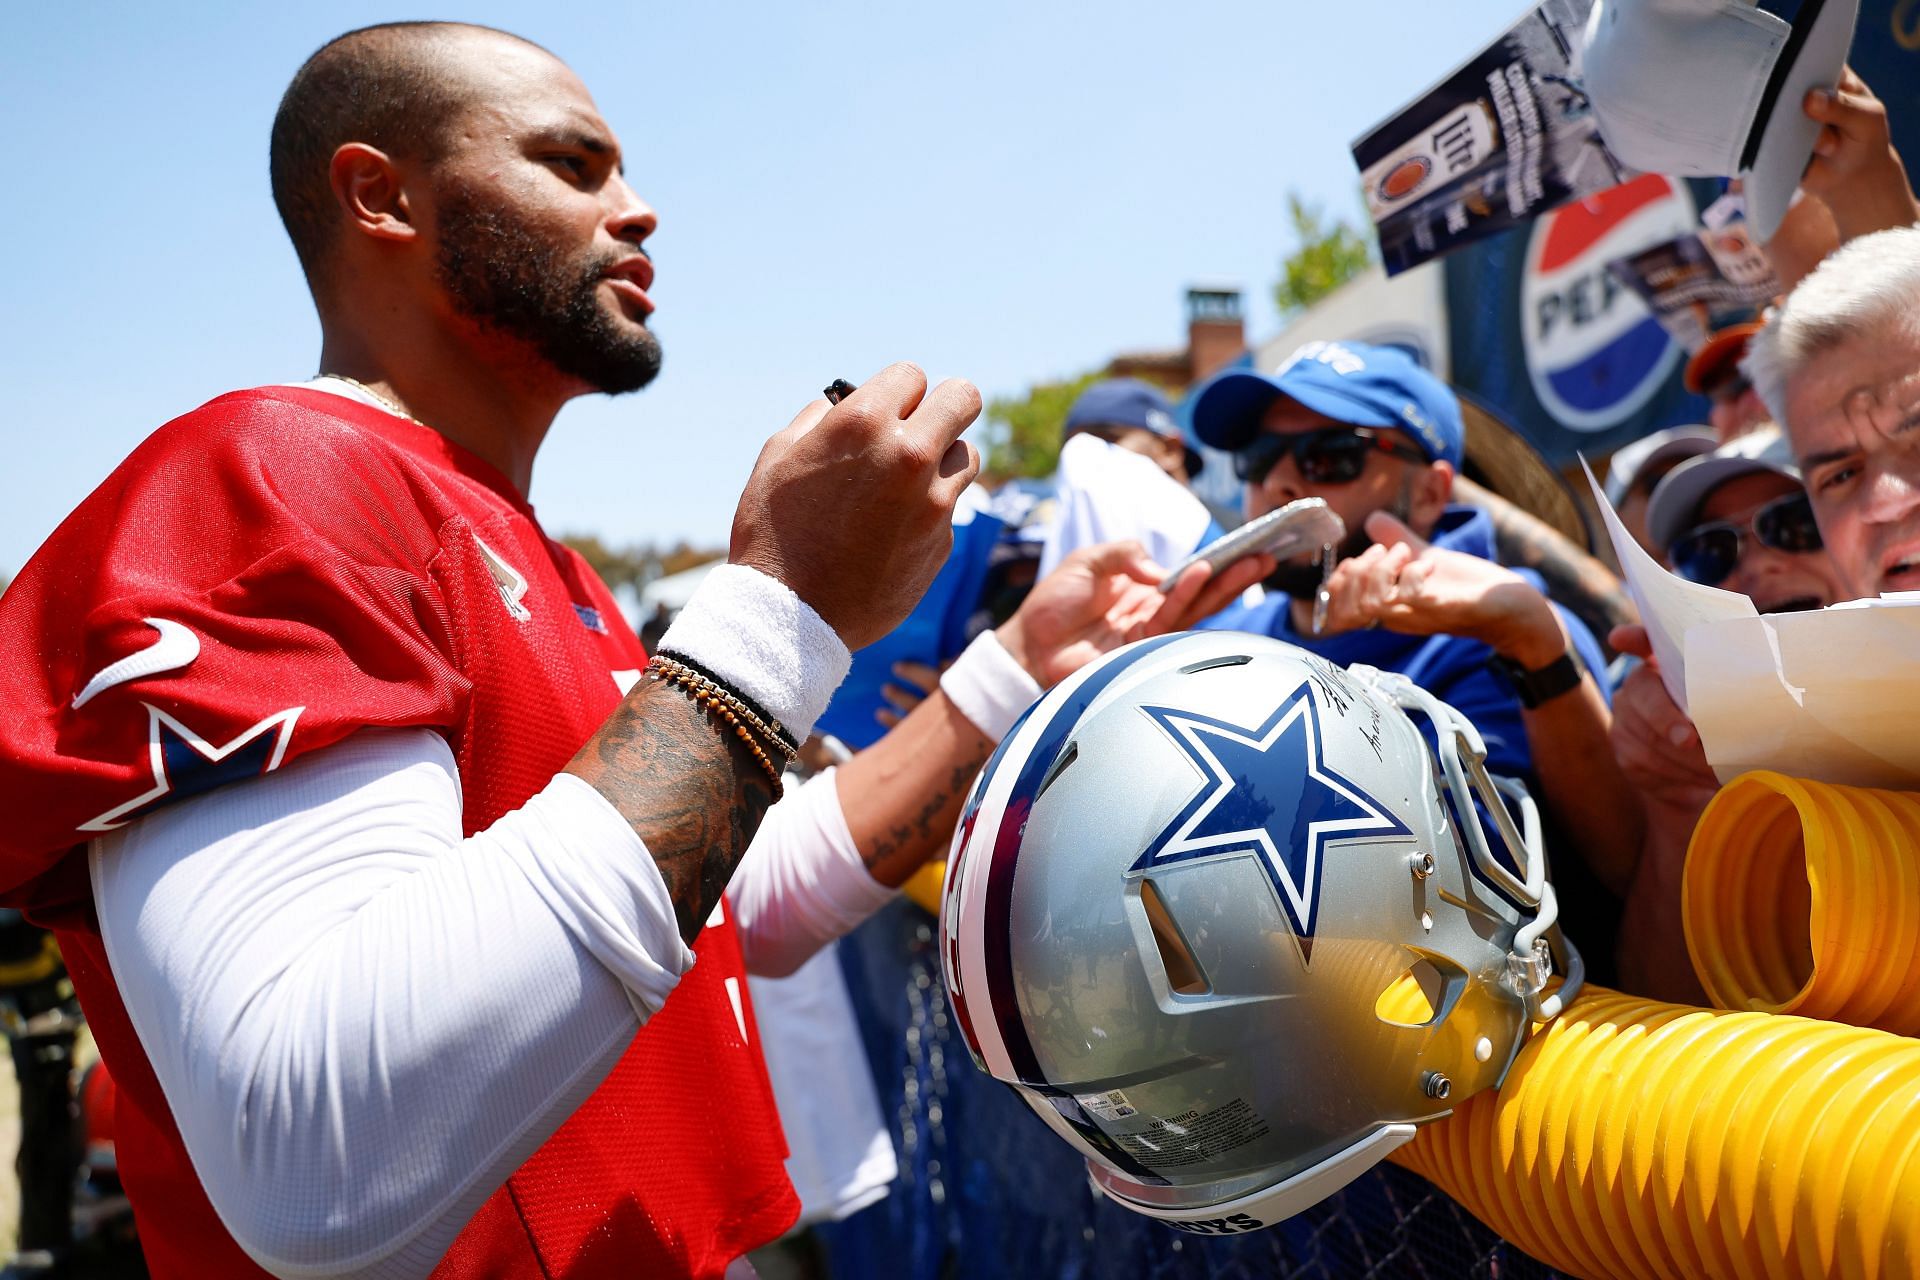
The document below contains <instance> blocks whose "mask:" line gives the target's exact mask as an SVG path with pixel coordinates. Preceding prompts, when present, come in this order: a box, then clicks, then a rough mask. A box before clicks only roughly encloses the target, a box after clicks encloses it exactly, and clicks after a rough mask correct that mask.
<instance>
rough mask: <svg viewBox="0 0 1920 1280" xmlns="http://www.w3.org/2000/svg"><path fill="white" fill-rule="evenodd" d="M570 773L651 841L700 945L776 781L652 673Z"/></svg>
mask: <svg viewBox="0 0 1920 1280" xmlns="http://www.w3.org/2000/svg"><path fill="white" fill-rule="evenodd" d="M567 771H568V772H569V773H572V774H576V775H578V776H579V777H581V778H583V779H585V780H586V781H587V782H588V783H590V784H592V786H593V787H594V789H595V790H597V791H599V792H600V794H601V795H603V796H605V797H606V798H607V799H608V800H609V801H611V802H612V804H613V806H614V808H616V809H618V810H619V811H620V814H621V816H622V817H624V818H625V819H626V820H627V822H628V824H629V825H631V826H632V827H633V829H634V831H635V832H636V833H637V834H638V835H639V837H640V838H641V839H642V840H644V841H645V842H646V845H647V852H649V853H651V854H652V855H653V860H654V862H655V863H657V864H658V865H659V867H660V874H661V876H662V877H664V878H665V880H666V882H667V892H668V894H669V895H670V896H671V897H672V899H673V913H674V916H675V918H676V919H678V920H679V922H680V936H681V937H682V938H684V939H686V941H687V943H688V945H692V943H693V940H694V938H695V937H696V936H698V935H699V933H700V930H701V927H702V926H704V925H705V924H706V922H707V916H708V915H709V914H710V913H711V912H712V911H713V908H714V904H716V903H717V902H719V901H720V895H721V894H722V893H724V892H726V888H727V882H728V881H730V880H731V879H733V869H734V867H735V866H737V865H739V862H740V859H741V857H742V855H744V854H745V853H746V851H747V845H748V844H749V843H750V842H751V841H752V840H753V833H754V832H756V831H758V830H759V829H760V820H761V819H762V818H764V817H765V816H766V813H767V808H768V806H770V805H771V804H772V803H773V785H772V781H771V780H770V779H769V778H768V777H767V775H766V773H765V772H764V771H762V769H761V767H760V766H759V764H758V763H756V762H755V761H754V759H753V757H752V756H751V755H749V754H748V753H747V750H746V748H745V747H744V746H743V745H741V743H740V741H739V740H738V739H737V738H736V737H735V736H734V735H733V734H732V733H731V732H730V731H728V729H727V727H726V726H725V725H723V724H720V723H719V722H717V721H716V720H714V719H712V718H711V717H710V716H708V714H707V713H706V712H705V711H703V710H702V709H701V708H700V707H699V705H698V704H696V703H695V702H694V701H693V699H691V698H689V697H687V696H685V695H684V694H682V693H681V692H680V691H679V690H678V689H674V688H671V687H669V686H666V685H663V684H660V683H659V682H657V681H654V680H642V681H641V682H640V683H639V684H638V685H636V686H635V687H634V689H633V691H632V692H631V693H629V694H628V695H627V700H626V701H625V702H623V703H621V704H620V707H619V709H618V710H617V711H615V712H614V713H613V714H612V715H611V716H608V717H607V721H606V723H605V724H603V725H601V726H600V729H599V732H597V733H595V734H594V735H593V737H592V738H590V739H588V741H587V745H586V746H584V747H582V748H581V749H580V754H579V755H577V756H575V757H574V758H573V760H572V762H571V763H570V764H568V765H567Z"/></svg>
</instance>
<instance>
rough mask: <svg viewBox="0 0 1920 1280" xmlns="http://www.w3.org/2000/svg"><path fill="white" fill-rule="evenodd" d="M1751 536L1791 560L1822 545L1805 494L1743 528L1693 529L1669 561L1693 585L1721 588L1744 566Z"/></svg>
mask: <svg viewBox="0 0 1920 1280" xmlns="http://www.w3.org/2000/svg"><path fill="white" fill-rule="evenodd" d="M1749 531H1751V532H1752V534H1753V536H1754V537H1755V538H1758V539H1759V540H1760V545H1761V546H1763V547H1772V548H1773V549H1774V550H1775V551H1785V552H1787V553H1789V554H1791V555H1802V554H1804V553H1806V552H1809V551H1818V550H1819V549H1820V546H1821V542H1820V526H1819V525H1818V524H1817V523H1815V522H1814V518H1813V503H1812V502H1811V501H1810V500H1809V499H1808V498H1807V495H1806V493H1805V492H1804V491H1803V492H1800V493H1789V494H1785V495H1783V496H1781V497H1778V498H1775V499H1774V500H1773V501H1772V502H1769V503H1767V504H1766V505H1765V506H1763V507H1761V508H1760V509H1759V510H1757V511H1755V512H1754V513H1753V515H1752V516H1750V517H1749V518H1748V519H1747V520H1746V521H1745V522H1744V523H1742V524H1734V523H1733V522H1732V521H1729V520H1712V521H1709V522H1707V523H1706V524H1703V525H1698V526H1696V527H1694V528H1692V529H1689V530H1687V531H1686V532H1685V533H1683V534H1681V535H1680V536H1679V537H1677V538H1675V539H1674V540H1673V542H1672V543H1670V544H1669V545H1668V547H1667V559H1668V561H1669V562H1671V563H1672V565H1673V569H1674V572H1675V573H1678V574H1679V575H1680V576H1681V577H1683V578H1685V579H1686V580H1687V581H1689V582H1698V583H1700V584H1701V585H1702V586H1707V587H1717V586H1719V585H1720V584H1721V583H1722V582H1725V581H1726V580H1727V577H1728V575H1730V574H1731V573H1732V572H1733V570H1734V566H1736V565H1737V564H1739V563H1740V543H1741V540H1742V539H1744V538H1745V537H1746V536H1747V534H1748V532H1749Z"/></svg>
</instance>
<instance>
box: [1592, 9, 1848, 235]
mask: <svg viewBox="0 0 1920 1280" xmlns="http://www.w3.org/2000/svg"><path fill="white" fill-rule="evenodd" d="M1859 11H1860V0H1802V3H1801V5H1800V11H1799V13H1798V14H1796V15H1795V21H1794V22H1792V23H1791V24H1789V23H1788V22H1786V21H1785V20H1784V19H1782V18H1780V17H1778V16H1777V15H1775V14H1771V13H1767V12H1765V11H1764V10H1761V9H1758V8H1755V7H1754V5H1753V3H1752V0H1594V6H1593V13H1592V15H1591V16H1590V17H1589V18H1588V21H1587V31H1586V38H1585V41H1584V45H1583V49H1582V55H1581V64H1580V69H1581V76H1582V79H1583V81H1584V83H1585V86H1586V90H1587V95H1588V98H1589V100H1590V101H1591V102H1592V104H1593V114H1594V117H1595V118H1596V119H1597V120H1598V121H1599V124H1600V136H1601V137H1602V138H1603V139H1604V140H1605V141H1606V144H1607V148H1608V150H1610V151H1612V152H1613V154H1614V155H1616V156H1618V157H1619V158H1620V159H1621V160H1622V161H1624V162H1626V163H1627V164H1629V165H1632V166H1633V167H1634V168H1636V169H1644V170H1646V171H1648V172H1650V173H1664V174H1669V175H1672V176H1674V177H1693V178H1712V177H1724V178H1731V177H1739V178H1741V179H1742V180H1743V183H1744V187H1745V191H1746V200H1747V217H1748V218H1749V219H1750V220H1751V221H1752V222H1753V225H1754V230H1755V231H1756V232H1757V233H1758V234H1759V238H1760V240H1761V241H1762V242H1765V241H1767V240H1771V239H1772V238H1773V234H1774V232H1776V231H1778V230H1779V229H1780V220H1781V218H1783V217H1785V216H1786V212H1787V206H1788V205H1790V204H1791V203H1793V197H1794V192H1795V191H1797V190H1798V189H1799V186H1800V175H1801V173H1802V172H1804V171H1805V169H1806V167H1807V161H1808V159H1809V158H1811V157H1812V155H1813V144H1814V141H1815V139H1817V138H1818V137H1819V134H1820V126H1819V125H1818V124H1817V123H1815V122H1814V121H1812V120H1809V119H1808V118H1807V114H1806V112H1805V111H1804V110H1802V108H1801V102H1802V100H1803V99H1804V98H1805V97H1806V95H1807V91H1808V90H1809V89H1813V88H1815V87H1818V86H1821V85H1826V86H1832V85H1834V84H1836V83H1838V81H1839V79H1840V68H1841V66H1842V65H1843V64H1844V63H1845V62H1846V60H1847V49H1848V47H1849V46H1850V45H1852V43H1853V24H1854V19H1855V18H1856V17H1857V16H1858V15H1859Z"/></svg>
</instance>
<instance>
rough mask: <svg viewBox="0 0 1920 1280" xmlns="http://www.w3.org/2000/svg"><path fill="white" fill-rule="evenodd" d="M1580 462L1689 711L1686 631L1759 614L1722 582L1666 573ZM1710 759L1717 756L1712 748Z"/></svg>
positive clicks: (1656, 650) (1664, 673) (1674, 690)
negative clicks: (1716, 583)
mask: <svg viewBox="0 0 1920 1280" xmlns="http://www.w3.org/2000/svg"><path fill="white" fill-rule="evenodd" d="M1580 465H1581V467H1583V468H1584V469H1585V470H1586V473H1587V483H1588V484H1590V485H1592V486H1593V498H1594V501H1595V502H1598V503H1599V504H1600V518H1601V519H1602V520H1603V521H1604V522H1605V523H1606V526H1607V537H1608V538H1610V539H1612V541H1613V554H1614V556H1615V557H1616V558H1618V559H1619V561H1620V567H1621V569H1622V570H1624V571H1625V574H1626V579H1627V594H1628V595H1629V596H1631V597H1632V598H1633V603H1634V604H1635V606H1637V607H1638V608H1639V610H1640V621H1641V622H1642V623H1643V624H1644V625H1645V626H1646V628H1647V637H1648V639H1649V640H1651V641H1652V642H1653V656H1654V658H1655V659H1656V660H1657V661H1658V662H1659V664H1660V680H1661V682H1662V683H1663V684H1665V685H1666V686H1667V694H1668V695H1669V696H1670V697H1672V699H1673V701H1674V703H1675V705H1677V706H1678V707H1679V708H1680V709H1681V710H1682V711H1688V709H1689V704H1688V694H1687V663H1686V638H1687V632H1688V631H1689V630H1691V629H1692V628H1694V627H1696V626H1699V625H1701V624H1702V623H1708V622H1721V621H1725V620H1729V619H1736V618H1757V617H1758V616H1759V613H1758V611H1757V610H1755V609H1754V607H1753V601H1751V600H1749V599H1747V598H1746V597H1745V596H1743V595H1739V594H1737V593H1735V592H1732V591H1722V590H1720V589H1719V588H1718V587H1703V586H1701V585H1700V584H1699V583H1697V582H1688V581H1687V580H1686V579H1685V578H1681V577H1678V576H1676V575H1674V574H1671V573H1669V572H1667V570H1666V569H1665V568H1664V567H1662V566H1661V564H1660V563H1659V562H1658V561H1657V560H1655V559H1654V558H1653V557H1652V556H1650V555H1648V554H1647V553H1646V552H1645V551H1643V550H1641V548H1640V544H1639V543H1637V542H1635V541H1634V540H1633V535H1632V534H1630V533H1628V532H1627V527H1626V526H1625V525H1623V524H1621V523H1620V517H1619V515H1618V514H1616V513H1615V512H1614V509H1613V504H1612V503H1610V502H1608V501H1607V495H1606V494H1605V493H1604V492H1602V491H1601V488H1600V482H1599V481H1598V480H1595V479H1594V478H1593V468H1592V467H1589V466H1587V460H1586V459H1585V458H1582V459H1580ZM1716 661H1717V659H1716ZM1689 714H1691V712H1689ZM1693 720H1694V724H1695V725H1696V726H1699V723H1700V718H1699V717H1698V716H1694V717H1693ZM1705 736H1706V730H1705V728H1704V727H1702V728H1701V737H1702V739H1704V738H1705ZM1707 758H1708V759H1709V760H1711V759H1712V758H1713V757H1712V753H1711V752H1709V753H1708V757H1707Z"/></svg>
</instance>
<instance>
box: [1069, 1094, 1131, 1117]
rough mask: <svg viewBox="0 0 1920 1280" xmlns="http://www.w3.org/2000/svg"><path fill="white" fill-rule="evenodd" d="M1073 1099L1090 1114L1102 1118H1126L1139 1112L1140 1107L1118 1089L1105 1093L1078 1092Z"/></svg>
mask: <svg viewBox="0 0 1920 1280" xmlns="http://www.w3.org/2000/svg"><path fill="white" fill-rule="evenodd" d="M1073 1100H1074V1101H1075V1102H1077V1103H1079V1104H1080V1105H1081V1106H1082V1107H1084V1108H1085V1109H1086V1110H1087V1112H1088V1114H1090V1115H1093V1116H1097V1117H1099V1118H1100V1119H1102V1120H1124V1119H1126V1118H1127V1117H1128V1116H1131V1115H1137V1114H1138V1113H1139V1109H1138V1108H1137V1107H1135V1106H1134V1105H1133V1104H1132V1103H1131V1102H1128V1101H1127V1095H1126V1094H1124V1093H1122V1092H1121V1091H1120V1090H1118V1089H1109V1090H1107V1091H1106V1092H1105V1093H1076V1094H1074V1095H1073Z"/></svg>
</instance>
